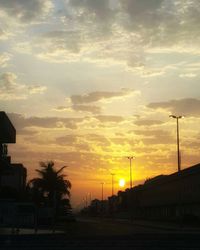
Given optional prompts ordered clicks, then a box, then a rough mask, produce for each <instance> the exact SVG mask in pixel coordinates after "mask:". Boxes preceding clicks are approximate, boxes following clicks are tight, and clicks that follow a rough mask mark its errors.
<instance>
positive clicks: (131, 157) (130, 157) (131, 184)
mask: <svg viewBox="0 0 200 250" xmlns="http://www.w3.org/2000/svg"><path fill="white" fill-rule="evenodd" d="M127 158H128V159H129V161H130V188H132V186H133V183H132V160H133V156H128V157H127Z"/></svg>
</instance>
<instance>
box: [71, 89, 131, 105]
mask: <svg viewBox="0 0 200 250" xmlns="http://www.w3.org/2000/svg"><path fill="white" fill-rule="evenodd" d="M132 92H133V91H131V90H128V89H122V90H121V91H119V92H108V91H96V92H91V93H89V94H85V95H72V96H71V101H72V103H73V104H84V103H92V102H97V101H100V100H104V99H111V98H115V97H123V96H127V95H128V94H130V93H132Z"/></svg>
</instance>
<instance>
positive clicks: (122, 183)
mask: <svg viewBox="0 0 200 250" xmlns="http://www.w3.org/2000/svg"><path fill="white" fill-rule="evenodd" d="M119 186H120V187H124V186H125V180H124V179H120V180H119Z"/></svg>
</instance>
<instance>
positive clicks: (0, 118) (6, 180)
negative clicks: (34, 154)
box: [0, 111, 27, 198]
mask: <svg viewBox="0 0 200 250" xmlns="http://www.w3.org/2000/svg"><path fill="white" fill-rule="evenodd" d="M10 143H16V130H15V128H14V126H13V125H12V123H11V121H10V119H9V118H8V116H7V115H6V113H5V112H3V111H0V195H3V198H6V192H5V190H9V191H8V193H9V192H10V191H11V190H13V191H14V192H23V191H24V190H25V187H26V175H27V171H26V168H25V167H24V166H23V165H22V164H21V163H11V157H10V156H8V146H7V144H10ZM8 196H9V195H8Z"/></svg>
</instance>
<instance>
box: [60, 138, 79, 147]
mask: <svg viewBox="0 0 200 250" xmlns="http://www.w3.org/2000/svg"><path fill="white" fill-rule="evenodd" d="M56 143H58V144H60V145H65V146H73V145H74V144H76V143H77V136H76V135H66V136H62V137H57V138H56Z"/></svg>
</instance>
